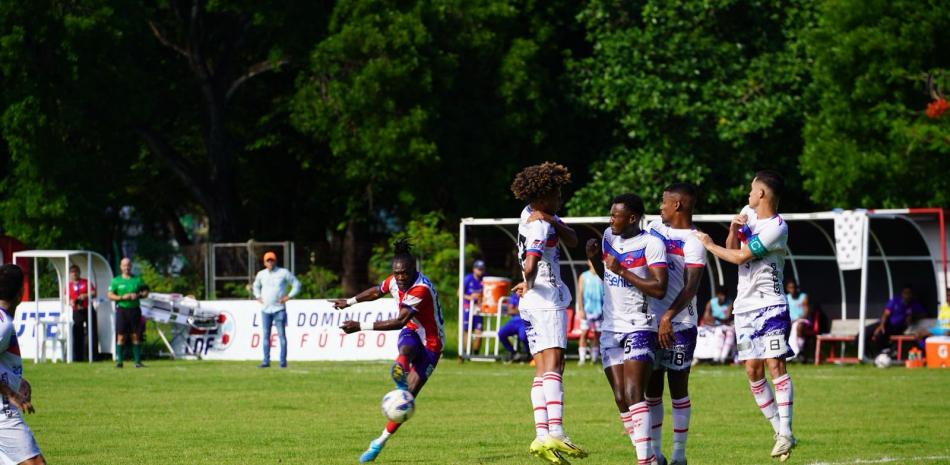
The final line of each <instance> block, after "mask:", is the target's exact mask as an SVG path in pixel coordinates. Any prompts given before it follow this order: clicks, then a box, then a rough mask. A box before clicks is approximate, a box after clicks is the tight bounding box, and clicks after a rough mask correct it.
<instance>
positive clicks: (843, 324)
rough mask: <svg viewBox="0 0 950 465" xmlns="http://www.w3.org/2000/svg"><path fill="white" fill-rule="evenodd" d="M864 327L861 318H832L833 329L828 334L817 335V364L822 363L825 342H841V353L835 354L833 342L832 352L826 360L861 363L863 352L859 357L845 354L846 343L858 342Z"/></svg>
mask: <svg viewBox="0 0 950 465" xmlns="http://www.w3.org/2000/svg"><path fill="white" fill-rule="evenodd" d="M862 329H863V328H862V327H861V322H860V320H856V319H854V320H832V321H831V330H830V331H829V332H828V334H819V335H818V336H815V365H819V364H821V344H822V343H823V342H831V343H833V342H840V343H841V355H840V356H838V355H835V346H834V344H831V353H830V354H828V358H826V359H825V361H826V362H832V363H860V362H861V357H860V355H861V354H858V355H859V356H858V357H846V356H845V344H847V343H849V342H857V340H858V333H860V332H861V330H862Z"/></svg>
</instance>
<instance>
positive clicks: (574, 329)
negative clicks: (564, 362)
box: [566, 308, 594, 341]
mask: <svg viewBox="0 0 950 465" xmlns="http://www.w3.org/2000/svg"><path fill="white" fill-rule="evenodd" d="M566 313H567V340H568V341H576V340H579V339H580V338H581V334H583V333H584V330H582V329H581V317H580V314H578V313H577V312H575V311H574V309H573V308H569V309H567V310H566ZM593 337H594V332H593V331H591V330H588V331H587V338H588V339H590V338H593Z"/></svg>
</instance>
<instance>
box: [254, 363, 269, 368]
mask: <svg viewBox="0 0 950 465" xmlns="http://www.w3.org/2000/svg"><path fill="white" fill-rule="evenodd" d="M257 367H258V368H270V363H262V364H260V365H258V366H257Z"/></svg>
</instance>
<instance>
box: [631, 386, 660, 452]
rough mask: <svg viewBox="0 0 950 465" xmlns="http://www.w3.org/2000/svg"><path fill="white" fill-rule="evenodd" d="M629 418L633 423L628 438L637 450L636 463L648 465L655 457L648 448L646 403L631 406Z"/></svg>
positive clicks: (648, 421) (648, 411) (648, 408)
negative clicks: (631, 431) (631, 432)
mask: <svg viewBox="0 0 950 465" xmlns="http://www.w3.org/2000/svg"><path fill="white" fill-rule="evenodd" d="M630 417H631V422H632V423H633V434H632V435H631V436H630V438H631V440H632V441H633V446H634V448H636V450H637V463H638V464H640V465H644V464H650V463H652V462H653V461H654V460H655V459H656V455H655V454H654V453H653V448H652V447H651V446H650V426H651V425H650V407H649V406H647V403H646V401H643V402H639V403H636V404H633V405H631V406H630Z"/></svg>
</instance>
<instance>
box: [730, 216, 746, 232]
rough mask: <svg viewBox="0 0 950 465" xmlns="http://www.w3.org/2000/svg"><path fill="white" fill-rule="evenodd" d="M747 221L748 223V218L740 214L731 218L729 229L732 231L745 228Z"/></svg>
mask: <svg viewBox="0 0 950 465" xmlns="http://www.w3.org/2000/svg"><path fill="white" fill-rule="evenodd" d="M747 221H749V217H748V216H746V215H745V214H742V213H740V214H738V215H736V216H733V217H732V221H731V222H730V223H729V227H730V228H732V229H733V230H737V229H739V228H741V227H743V226H745V224H746V222H747Z"/></svg>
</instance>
